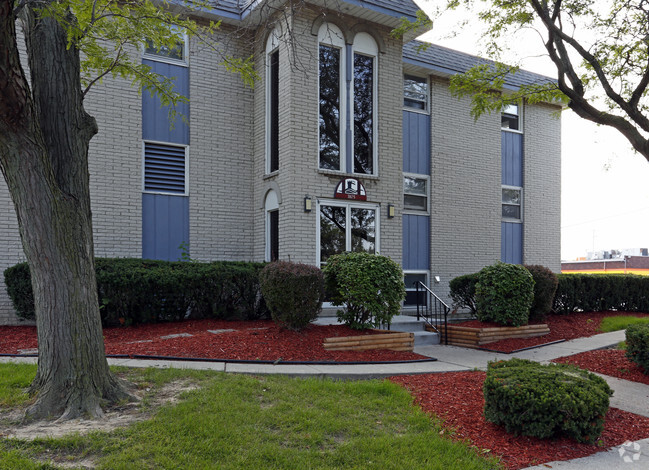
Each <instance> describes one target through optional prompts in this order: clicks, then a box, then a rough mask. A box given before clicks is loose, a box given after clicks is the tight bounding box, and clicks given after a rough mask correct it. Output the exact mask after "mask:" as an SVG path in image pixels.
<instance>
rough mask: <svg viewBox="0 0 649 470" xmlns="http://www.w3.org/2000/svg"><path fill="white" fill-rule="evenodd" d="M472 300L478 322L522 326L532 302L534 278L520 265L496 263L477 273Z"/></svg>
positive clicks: (525, 321)
mask: <svg viewBox="0 0 649 470" xmlns="http://www.w3.org/2000/svg"><path fill="white" fill-rule="evenodd" d="M475 299H476V307H477V311H478V320H480V321H490V322H496V323H500V324H502V325H509V326H521V325H525V324H527V321H528V318H529V313H530V307H531V306H532V300H533V299H534V279H532V275H531V274H530V272H529V271H528V270H527V269H525V268H524V267H523V266H520V265H518V264H507V263H501V262H498V263H496V264H493V265H491V266H487V267H485V268H483V269H482V270H481V271H480V272H479V273H478V283H477V284H476V287H475Z"/></svg>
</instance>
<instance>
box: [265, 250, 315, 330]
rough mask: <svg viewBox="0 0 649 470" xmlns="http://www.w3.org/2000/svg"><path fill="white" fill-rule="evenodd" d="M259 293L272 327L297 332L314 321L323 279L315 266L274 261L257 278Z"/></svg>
mask: <svg viewBox="0 0 649 470" xmlns="http://www.w3.org/2000/svg"><path fill="white" fill-rule="evenodd" d="M259 282H260V284H261V292H262V294H263V296H264V299H265V300H266V305H267V306H268V308H269V309H270V313H271V316H272V318H273V321H275V323H279V324H280V325H283V326H285V327H286V328H289V329H291V330H301V329H302V328H304V327H305V326H307V325H308V324H309V323H311V322H312V321H313V320H315V319H316V318H317V317H318V314H319V313H320V311H321V310H322V301H323V300H324V276H323V274H322V271H321V270H320V269H319V268H317V267H316V266H310V265H307V264H299V263H291V262H288V261H276V262H274V263H270V264H267V265H266V267H265V268H264V269H262V271H261V273H260V274H259Z"/></svg>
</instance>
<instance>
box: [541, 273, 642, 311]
mask: <svg viewBox="0 0 649 470" xmlns="http://www.w3.org/2000/svg"><path fill="white" fill-rule="evenodd" d="M557 277H558V279H559V285H558V287H557V292H556V294H555V296H554V305H553V310H554V311H555V312H557V313H563V314H567V313H571V312H606V311H609V310H617V311H620V312H649V276H640V275H636V274H559V275H558V276H557Z"/></svg>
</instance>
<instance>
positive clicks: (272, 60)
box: [266, 30, 279, 173]
mask: <svg viewBox="0 0 649 470" xmlns="http://www.w3.org/2000/svg"><path fill="white" fill-rule="evenodd" d="M278 34H279V33H278V32H277V30H274V31H273V32H272V33H271V34H270V36H269V38H268V42H267V44H266V57H267V69H266V173H272V172H273V171H277V170H279V38H278Z"/></svg>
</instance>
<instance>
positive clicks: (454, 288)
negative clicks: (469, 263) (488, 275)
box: [448, 273, 478, 315]
mask: <svg viewBox="0 0 649 470" xmlns="http://www.w3.org/2000/svg"><path fill="white" fill-rule="evenodd" d="M477 282H478V273H474V274H465V275H463V276H458V277H456V278H453V279H451V282H449V284H448V286H449V289H450V296H451V299H453V305H454V306H455V307H458V308H468V309H469V311H470V312H471V315H476V314H477V308H476V305H475V285H476V284H477Z"/></svg>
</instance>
